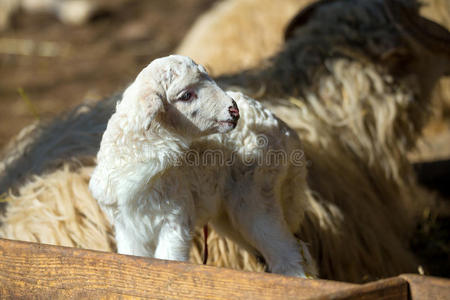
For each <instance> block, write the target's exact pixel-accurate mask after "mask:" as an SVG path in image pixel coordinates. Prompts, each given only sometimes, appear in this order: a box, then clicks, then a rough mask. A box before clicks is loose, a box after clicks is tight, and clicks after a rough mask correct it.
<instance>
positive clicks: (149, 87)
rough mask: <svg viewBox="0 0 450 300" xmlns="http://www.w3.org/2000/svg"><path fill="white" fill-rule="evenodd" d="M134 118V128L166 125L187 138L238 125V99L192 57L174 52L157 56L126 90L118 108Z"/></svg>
mask: <svg viewBox="0 0 450 300" xmlns="http://www.w3.org/2000/svg"><path fill="white" fill-rule="evenodd" d="M119 109H123V110H124V111H126V112H127V115H128V117H129V118H131V119H132V120H133V122H134V123H136V124H134V126H135V128H134V130H137V131H142V132H144V133H145V132H147V131H149V130H154V129H155V128H160V127H164V128H165V129H167V130H169V131H171V132H173V133H174V134H178V135H180V136H183V137H184V138H187V139H195V138H198V137H201V136H205V135H208V134H213V133H218V132H221V133H225V132H228V131H230V130H232V129H234V128H235V127H236V125H237V121H238V119H239V110H238V107H237V105H236V102H234V100H233V99H232V98H231V97H230V96H228V95H227V94H226V93H225V92H224V91H223V90H222V89H221V88H220V87H219V86H218V85H217V84H216V83H215V82H214V80H212V79H211V78H210V77H209V76H208V73H207V72H206V70H205V68H204V67H203V66H201V65H198V64H196V63H195V62H194V61H193V60H192V59H190V58H189V57H185V56H180V55H171V56H168V57H163V58H159V59H155V60H154V61H152V62H151V63H150V64H149V65H148V66H147V67H146V68H144V69H143V70H142V71H141V72H140V73H139V75H138V76H137V78H136V80H135V81H134V82H133V84H132V85H130V86H129V87H128V89H127V90H126V91H125V92H124V96H123V100H122V102H121V103H120V104H119V105H118V108H117V110H118V111H119Z"/></svg>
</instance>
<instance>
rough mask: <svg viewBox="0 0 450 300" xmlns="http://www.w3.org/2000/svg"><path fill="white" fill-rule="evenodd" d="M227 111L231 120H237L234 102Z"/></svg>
mask: <svg viewBox="0 0 450 300" xmlns="http://www.w3.org/2000/svg"><path fill="white" fill-rule="evenodd" d="M228 111H229V112H230V115H231V116H232V117H233V119H235V120H237V119H239V109H238V107H237V104H236V102H234V101H233V105H232V106H230V107H228Z"/></svg>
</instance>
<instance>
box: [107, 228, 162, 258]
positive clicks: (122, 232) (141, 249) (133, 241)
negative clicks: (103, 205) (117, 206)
mask: <svg viewBox="0 0 450 300" xmlns="http://www.w3.org/2000/svg"><path fill="white" fill-rule="evenodd" d="M115 231H116V243H117V252H118V253H120V254H127V255H136V256H149V257H152V256H153V251H151V248H150V247H148V245H146V244H145V243H143V242H142V240H141V239H139V238H138V237H137V236H136V233H135V231H134V230H130V229H127V228H126V227H125V226H124V225H122V224H120V223H116V224H115Z"/></svg>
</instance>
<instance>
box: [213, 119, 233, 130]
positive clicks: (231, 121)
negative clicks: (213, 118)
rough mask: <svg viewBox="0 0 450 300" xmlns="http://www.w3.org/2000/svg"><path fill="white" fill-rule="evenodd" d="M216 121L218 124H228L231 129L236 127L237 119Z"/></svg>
mask: <svg viewBox="0 0 450 300" xmlns="http://www.w3.org/2000/svg"><path fill="white" fill-rule="evenodd" d="M218 123H219V124H220V125H222V126H223V125H228V126H230V127H232V128H233V129H234V128H236V126H237V120H232V119H231V120H226V121H218Z"/></svg>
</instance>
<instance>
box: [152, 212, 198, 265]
mask: <svg viewBox="0 0 450 300" xmlns="http://www.w3.org/2000/svg"><path fill="white" fill-rule="evenodd" d="M192 224H193V222H192V220H191V219H190V218H189V216H180V215H177V216H170V217H169V218H165V220H164V221H163V224H162V226H161V230H160V233H159V238H158V242H157V246H156V251H155V255H154V257H155V258H159V259H167V260H178V261H187V260H188V259H189V250H190V247H191V242H192V236H193V228H192V226H193V225H192Z"/></svg>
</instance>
